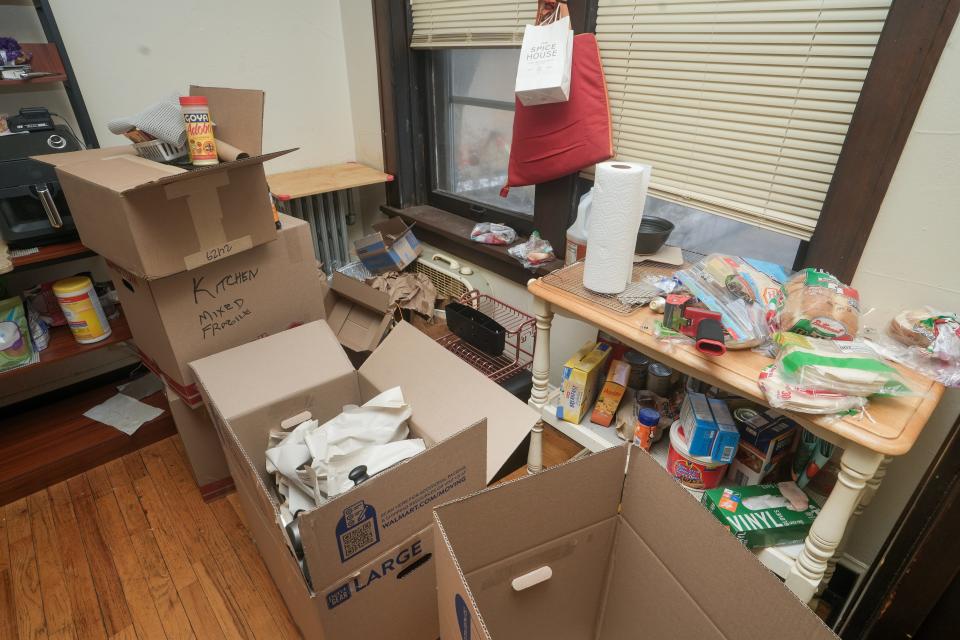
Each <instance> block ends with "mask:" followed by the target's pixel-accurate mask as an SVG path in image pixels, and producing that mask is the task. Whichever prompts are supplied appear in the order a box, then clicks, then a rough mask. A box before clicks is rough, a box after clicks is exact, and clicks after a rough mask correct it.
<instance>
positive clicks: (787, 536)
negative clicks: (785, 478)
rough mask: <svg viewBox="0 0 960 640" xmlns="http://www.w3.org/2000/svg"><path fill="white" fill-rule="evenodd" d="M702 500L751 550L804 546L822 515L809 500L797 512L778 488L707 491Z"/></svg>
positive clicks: (772, 485) (760, 486)
mask: <svg viewBox="0 0 960 640" xmlns="http://www.w3.org/2000/svg"><path fill="white" fill-rule="evenodd" d="M700 500H701V502H703V504H704V506H706V507H707V509H708V510H709V511H710V513H712V514H713V515H714V516H715V517H716V518H717V520H719V521H720V522H721V523H723V525H724V526H725V527H727V528H728V529H729V530H730V532H731V533H732V534H733V535H734V536H736V539H737V540H740V541H741V542H743V544H744V545H746V546H747V548H750V549H752V548H754V547H774V546H778V545H785V544H797V543H798V542H803V540H804V538H806V537H807V532H808V531H809V530H810V526H811V525H812V524H813V521H814V520H816V519H817V514H818V513H820V507H819V505H817V503H816V502H814V501H813V500H812V499H809V498H808V500H809V505H808V506H807V508H806V509H804V510H803V511H796V510H794V509H793V508H791V507H790V506H789V501H788V500H787V499H786V498H785V497H784V496H783V494H782V493H781V492H780V489H779V487H777V485H775V484H759V485H754V486H749V487H728V488H725V489H708V490H707V491H704V492H703V497H701V498H700Z"/></svg>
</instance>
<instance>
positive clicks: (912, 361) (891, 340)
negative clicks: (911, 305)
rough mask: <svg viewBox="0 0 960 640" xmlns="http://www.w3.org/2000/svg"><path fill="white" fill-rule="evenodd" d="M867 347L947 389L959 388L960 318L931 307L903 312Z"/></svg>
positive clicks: (872, 336)
mask: <svg viewBox="0 0 960 640" xmlns="http://www.w3.org/2000/svg"><path fill="white" fill-rule="evenodd" d="M868 337H869V342H868V344H869V345H870V346H871V347H873V349H874V351H876V352H877V353H878V354H879V355H881V356H883V357H885V358H889V359H890V360H893V361H895V362H899V363H900V364H902V365H905V366H907V367H910V368H911V369H913V370H914V371H917V372H919V373H921V374H923V375H925V376H927V377H928V378H931V379H933V380H936V381H937V382H939V383H940V384H942V385H944V386H947V387H960V319H958V317H957V314H955V313H950V312H946V311H939V310H937V309H933V308H931V307H924V308H922V309H910V310H907V311H903V312H901V313H899V314H897V316H896V317H895V318H894V319H893V320H891V321H890V324H889V325H888V327H887V331H886V333H883V334H879V335H871V336H868Z"/></svg>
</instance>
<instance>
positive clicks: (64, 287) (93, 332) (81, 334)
mask: <svg viewBox="0 0 960 640" xmlns="http://www.w3.org/2000/svg"><path fill="white" fill-rule="evenodd" d="M53 294H54V295H55V296H56V297H57V302H58V303H59V304H60V309H61V310H62V311H63V315H64V316H66V318H67V324H68V325H69V326H70V331H71V332H73V337H74V339H75V340H76V341H77V342H79V343H80V344H91V343H93V342H100V341H101V340H104V339H105V338H107V337H108V336H109V335H110V323H109V322H108V321H107V315H106V314H105V313H104V312H103V307H101V306H100V299H99V298H98V297H97V292H96V291H94V289H93V282H91V281H90V278H87V277H86V276H75V277H73V278H64V279H63V280H58V281H57V282H55V283H54V285H53Z"/></svg>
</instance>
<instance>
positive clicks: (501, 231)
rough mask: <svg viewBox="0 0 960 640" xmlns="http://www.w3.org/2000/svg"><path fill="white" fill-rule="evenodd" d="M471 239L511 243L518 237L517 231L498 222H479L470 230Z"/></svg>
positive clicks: (494, 242) (493, 242)
mask: <svg viewBox="0 0 960 640" xmlns="http://www.w3.org/2000/svg"><path fill="white" fill-rule="evenodd" d="M470 239H471V240H473V241H474V242H480V243H483V244H510V243H512V242H513V241H515V240H516V239H517V232H516V231H514V230H513V229H512V228H510V227H508V226H507V225H505V224H500V223H498V222H478V223H477V224H475V225H474V226H473V229H472V230H471V231H470Z"/></svg>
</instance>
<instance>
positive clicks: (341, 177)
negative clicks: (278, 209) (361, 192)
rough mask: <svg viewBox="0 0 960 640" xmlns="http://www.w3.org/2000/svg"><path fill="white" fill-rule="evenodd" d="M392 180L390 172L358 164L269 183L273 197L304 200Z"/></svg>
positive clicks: (269, 179) (284, 176)
mask: <svg viewBox="0 0 960 640" xmlns="http://www.w3.org/2000/svg"><path fill="white" fill-rule="evenodd" d="M391 180H393V176H391V175H390V174H389V173H383V172H382V171H377V170H376V169H373V168H371V167H368V166H366V165H364V164H360V163H359V162H345V163H343V164H330V165H326V166H323V167H314V168H312V169H301V170H299V171H288V172H286V173H275V174H273V175H272V176H267V183H268V184H269V185H270V191H271V192H272V193H273V194H274V195H276V196H289V197H290V198H305V197H307V196H315V195H319V194H321V193H329V192H331V191H342V190H344V189H352V188H354V187H363V186H366V185H369V184H378V183H381V182H390V181H391Z"/></svg>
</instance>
